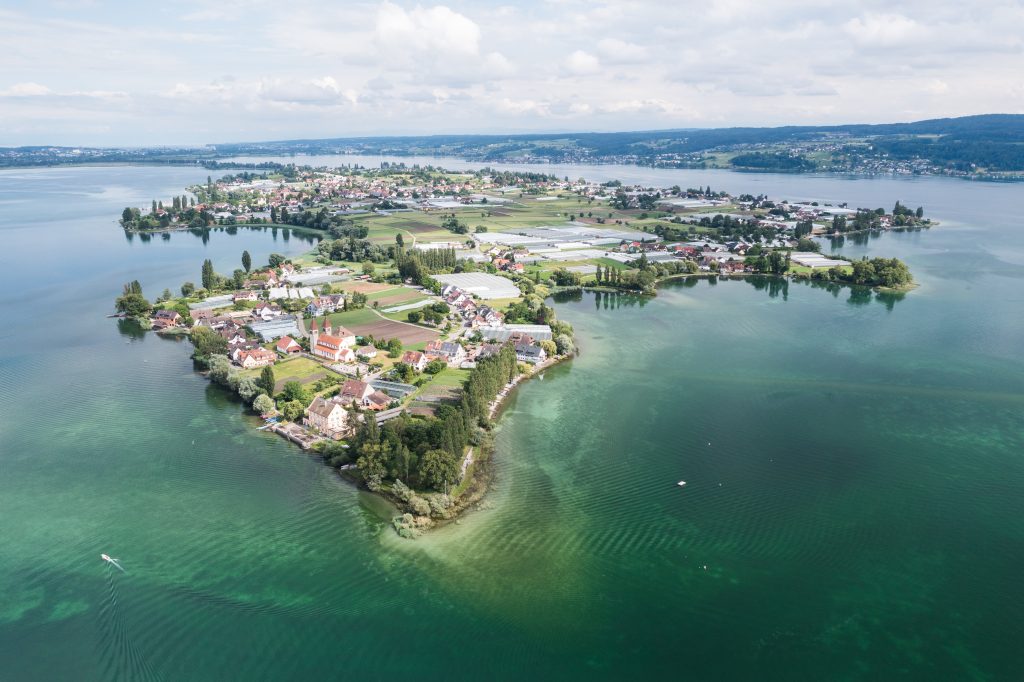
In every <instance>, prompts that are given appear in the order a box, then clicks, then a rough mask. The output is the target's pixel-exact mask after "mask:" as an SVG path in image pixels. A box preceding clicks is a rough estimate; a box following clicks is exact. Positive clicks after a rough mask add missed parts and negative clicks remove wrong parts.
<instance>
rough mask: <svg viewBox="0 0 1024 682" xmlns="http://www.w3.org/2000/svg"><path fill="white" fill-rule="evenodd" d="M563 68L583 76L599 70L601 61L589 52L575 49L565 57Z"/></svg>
mask: <svg viewBox="0 0 1024 682" xmlns="http://www.w3.org/2000/svg"><path fill="white" fill-rule="evenodd" d="M565 68H566V70H568V71H569V73H571V74H575V75H577V76H583V75H587V74H591V73H597V72H598V71H600V70H601V62H600V61H599V60H598V58H597V57H595V56H594V55H592V54H590V53H589V52H584V51H583V50H576V51H575V52H573V53H572V54H570V55H569V56H568V57H566V58H565Z"/></svg>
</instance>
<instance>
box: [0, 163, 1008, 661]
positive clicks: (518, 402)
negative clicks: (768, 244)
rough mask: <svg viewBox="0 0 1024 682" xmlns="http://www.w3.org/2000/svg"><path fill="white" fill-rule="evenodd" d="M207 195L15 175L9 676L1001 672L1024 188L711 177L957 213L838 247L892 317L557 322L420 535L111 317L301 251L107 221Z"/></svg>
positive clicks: (848, 308) (168, 346) (831, 308)
mask: <svg viewBox="0 0 1024 682" xmlns="http://www.w3.org/2000/svg"><path fill="white" fill-rule="evenodd" d="M205 174H206V173H205V171H201V170H194V171H193V170H181V169H178V170H175V169H146V168H117V169H111V168H95V169H76V170H65V169H59V170H45V171H32V172H4V173H0V209H2V210H0V237H2V238H3V240H4V243H5V249H4V251H3V252H2V253H0V265H2V268H0V272H2V275H0V278H2V279H0V283H2V284H3V287H2V289H0V300H2V306H3V311H4V313H5V315H4V322H5V324H4V326H3V330H2V331H0V336H2V342H3V346H2V348H3V350H2V351H0V389H2V390H0V414H2V415H3V416H2V418H0V547H2V550H0V679H3V680H39V679H75V680H82V679H86V680H109V679H126V680H137V679H142V680H146V679H162V680H179V679H188V680H224V679H273V680H280V679H309V678H321V679H322V678H327V679H333V678H346V679H382V678H392V679H393V678H395V677H396V676H403V675H404V676H416V677H418V678H423V679H435V678H447V679H452V678H454V679H465V678H478V679H495V678H498V679H507V678H519V679H522V678H586V679H589V678H612V679H624V678H625V679H693V680H735V679H809V680H820V679H848V680H879V679H915V680H936V679H956V680H959V679H1007V680H1012V679H1019V678H1020V676H1021V675H1020V673H1021V669H1022V660H1024V656H1022V654H1021V650H1022V645H1024V625H1022V624H1021V618H1020V614H1021V610H1022V606H1024V590H1022V589H1021V580H1020V571H1021V566H1022V563H1024V461H1022V452H1024V393H1022V389H1024V362H1022V360H1021V359H1020V352H1021V349H1022V343H1024V289H1022V283H1024V233H1022V230H1021V226H1020V223H1019V220H1018V219H1017V218H1016V217H1015V216H1016V215H1017V208H1018V206H1019V204H1020V198H1021V188H1020V187H1019V186H1014V185H975V184H968V183H957V182H950V181H945V180H938V179H931V180H916V181H909V180H908V181H895V180H878V181H856V182H853V181H846V180H842V179H836V178H800V177H779V176H742V175H735V176H729V177H725V178H723V176H722V175H721V174H708V176H707V177H708V180H707V181H705V184H706V183H707V182H708V181H712V182H714V184H715V185H716V186H721V187H723V188H728V189H732V190H734V191H746V190H747V189H748V187H747V185H746V184H744V182H745V181H746V180H747V178H749V182H750V183H751V185H752V186H751V187H750V189H751V191H755V192H756V191H764V188H765V183H768V184H769V185H770V184H771V183H778V184H779V185H780V186H785V187H790V186H792V192H791V193H790V194H789V196H790V198H798V197H797V196H796V192H797V191H800V192H803V193H804V194H805V195H806V196H808V198H818V197H820V198H827V199H833V198H839V199H841V198H843V193H844V192H846V194H847V198H850V199H851V200H852V201H853V203H855V204H856V203H858V202H860V203H862V204H864V205H885V206H889V205H891V204H892V203H893V202H894V201H895V199H896V198H900V199H902V200H903V201H905V202H906V203H908V204H910V205H917V204H918V203H923V204H925V205H926V206H927V207H928V208H929V211H930V213H932V214H933V215H936V216H938V217H940V219H943V220H944V222H945V224H944V226H943V227H942V228H938V229H934V230H932V231H930V232H922V233H905V234H888V235H884V236H881V237H878V238H876V239H871V240H867V241H866V242H865V243H861V244H856V243H853V242H848V243H846V244H844V245H843V246H842V251H843V252H844V253H846V254H848V255H858V254H860V253H872V254H884V255H898V256H900V257H902V258H905V259H906V260H907V261H908V262H909V263H910V265H911V268H912V270H913V271H914V273H915V275H916V276H917V278H918V280H919V281H920V282H921V287H920V288H919V289H918V290H916V291H914V292H912V293H910V294H909V295H907V296H906V297H905V298H903V300H879V299H877V298H876V297H875V296H873V295H864V294H861V293H856V292H854V293H853V294H851V290H849V289H841V290H837V291H835V292H832V291H827V290H822V289H817V288H813V287H810V286H807V285H801V284H790V285H788V286H781V285H780V284H778V283H768V282H756V283H751V282H740V281H733V282H720V283H718V284H714V285H712V284H709V283H707V282H701V283H698V284H696V285H694V286H687V285H683V284H675V285H671V286H668V287H666V288H665V289H664V290H663V291H662V293H661V294H660V295H659V296H658V298H657V299H654V300H651V301H647V302H641V301H637V300H635V299H630V298H624V297H603V296H602V297H597V296H592V295H587V296H584V297H582V298H581V299H580V300H576V301H566V302H562V303H560V304H559V314H560V315H561V316H562V317H563V318H565V319H568V320H570V321H571V322H573V324H575V325H576V327H577V330H578V335H579V338H580V341H581V345H582V347H583V354H582V355H581V357H579V358H578V359H577V360H575V361H574V362H573V363H571V364H567V365H563V366H560V367H557V368H554V369H551V370H549V371H548V372H547V373H546V374H545V376H544V378H543V380H536V381H532V382H529V383H527V384H526V385H524V386H523V387H522V388H521V389H520V390H519V391H518V392H517V393H516V395H515V397H514V399H513V400H512V401H511V402H510V404H509V406H508V409H507V411H506V413H505V416H504V418H503V421H502V425H501V428H500V432H499V437H498V451H497V455H496V468H497V482H496V485H495V488H494V490H493V491H492V493H491V494H490V495H489V497H488V498H487V499H488V507H489V508H488V509H487V510H485V511H480V512H475V513H472V514H470V515H468V516H466V517H465V518H464V520H463V521H462V522H461V523H460V524H459V525H453V526H449V527H447V528H445V529H443V530H441V531H439V532H437V533H434V534H432V535H430V536H429V537H426V538H422V539H420V540H418V541H416V542H408V541H402V540H400V539H398V538H397V537H396V536H395V535H394V533H393V532H391V531H390V530H388V528H387V526H386V519H387V517H388V514H389V512H388V510H387V508H386V506H385V505H383V504H382V503H380V502H379V501H378V500H376V499H375V498H373V497H370V496H367V495H365V494H363V493H360V492H358V491H356V490H355V489H353V488H352V487H351V486H349V485H347V484H345V483H342V482H340V481H339V480H338V479H337V478H336V477H335V476H334V475H333V474H332V473H331V472H330V471H329V470H328V469H326V468H324V467H322V466H320V465H319V464H318V463H317V462H315V461H313V460H312V459H310V458H309V457H307V456H306V455H304V454H302V453H300V452H299V451H298V450H296V449H295V448H293V447H291V446H289V445H288V444H286V443H285V442H283V441H281V440H280V439H278V438H276V437H274V436H268V435H262V434H259V433H257V432H254V431H253V429H252V424H251V423H250V422H247V420H246V418H245V417H244V416H243V414H242V410H241V408H240V407H239V406H238V405H237V404H235V403H232V402H230V401H229V400H227V399H226V398H225V397H224V396H223V395H222V394H221V393H220V392H218V391H217V390H215V389H212V388H210V387H208V386H207V385H206V383H205V381H204V380H202V379H201V378H200V377H198V376H196V375H194V374H193V372H192V371H191V367H190V365H189V362H188V359H187V358H188V348H187V344H182V343H175V342H173V341H164V340H161V339H159V338H157V337H155V336H152V335H147V336H139V335H137V334H135V333H133V332H132V330H130V329H127V328H124V327H123V326H121V327H119V326H118V324H117V323H116V322H115V321H114V320H107V319H105V318H104V317H103V315H104V314H105V313H106V312H108V310H109V307H110V301H111V300H112V297H113V296H114V295H115V294H116V293H117V291H118V290H119V289H120V286H121V284H122V283H123V282H124V281H126V280H128V279H131V278H133V277H136V276H138V277H139V279H141V280H142V283H143V286H144V287H145V289H146V291H147V292H148V293H150V294H155V293H157V292H158V291H159V290H161V289H162V288H163V287H165V286H174V285H177V284H178V283H180V281H181V280H182V279H185V278H187V277H191V278H194V279H198V271H199V265H200V263H201V261H202V259H203V258H206V257H211V258H213V259H214V262H215V265H216V266H217V267H218V269H220V270H226V271H230V269H232V268H234V267H235V263H237V262H238V256H239V254H240V252H241V250H242V249H243V248H247V249H249V250H250V252H252V253H253V257H254V259H255V260H258V261H259V260H263V259H265V257H266V255H267V254H268V253H270V252H271V251H278V252H282V253H295V252H299V251H301V250H303V249H305V248H308V246H309V245H308V243H305V242H301V241H300V240H299V239H298V238H297V236H296V235H291V236H290V239H288V240H287V241H285V240H284V235H282V234H279V235H276V238H275V235H272V234H270V233H263V232H247V231H240V232H239V233H238V234H235V235H228V234H225V233H216V232H215V233H213V234H212V235H210V236H209V239H208V240H206V241H204V240H203V239H201V238H200V237H198V236H193V235H189V234H175V235H173V236H172V237H171V238H170V239H169V240H167V241H164V240H162V239H156V240H152V241H150V242H148V243H142V242H141V241H140V240H138V239H136V240H135V241H132V242H129V241H127V240H126V239H125V237H124V235H123V234H122V233H121V231H120V230H118V229H117V228H116V226H114V225H113V222H112V221H113V219H114V218H115V217H116V215H117V213H118V212H119V211H120V209H121V208H122V207H123V206H124V205H125V204H126V203H134V204H145V203H148V201H149V198H150V197H151V196H153V195H156V196H161V195H165V196H169V195H170V194H172V193H173V192H176V191H180V187H181V186H182V185H183V184H185V183H187V182H189V181H194V180H197V179H203V178H205ZM582 174H584V175H589V172H583V173H582ZM692 175H693V173H688V174H686V176H685V177H683V176H682V175H681V177H683V179H682V182H681V184H684V185H685V184H688V181H689V180H693V183H691V184H696V180H694V179H693V178H692V177H690V176H692ZM659 179H660V178H659ZM758 183H760V184H758ZM786 183H788V184H786ZM669 184H672V183H669ZM773 191H775V190H773ZM800 198H802V197H800ZM709 443H710V445H709ZM680 479H685V480H687V481H688V485H687V486H686V487H685V488H683V489H680V488H679V487H678V486H676V481H678V480H680ZM100 552H107V553H109V554H111V555H113V556H115V557H118V558H120V559H121V560H122V562H123V564H124V566H125V568H126V569H127V573H126V574H121V573H119V572H116V571H115V570H113V569H111V568H110V567H108V566H107V565H105V564H103V563H102V562H101V561H100V560H99V553H100Z"/></svg>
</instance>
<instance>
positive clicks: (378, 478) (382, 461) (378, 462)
mask: <svg viewBox="0 0 1024 682" xmlns="http://www.w3.org/2000/svg"><path fill="white" fill-rule="evenodd" d="M373 421H376V420H375V419H374V420H373ZM359 452H360V455H359V459H357V460H356V466H357V467H359V473H360V474H362V476H363V480H364V481H366V487H367V488H369V489H370V490H380V485H381V482H382V481H383V480H384V476H385V475H386V474H387V471H388V470H387V464H386V462H387V457H386V454H387V445H386V444H384V443H376V442H369V443H364V444H363V446H362V447H361V448H360V449H359Z"/></svg>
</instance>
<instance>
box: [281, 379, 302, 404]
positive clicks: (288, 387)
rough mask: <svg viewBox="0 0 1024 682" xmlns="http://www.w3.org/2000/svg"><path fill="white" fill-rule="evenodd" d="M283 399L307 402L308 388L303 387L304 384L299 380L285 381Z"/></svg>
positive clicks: (282, 391)
mask: <svg viewBox="0 0 1024 682" xmlns="http://www.w3.org/2000/svg"><path fill="white" fill-rule="evenodd" d="M281 399H282V400H287V401H296V402H301V403H303V404H305V403H306V390H305V389H304V388H302V384H301V383H299V382H298V381H288V382H286V383H285V385H284V388H282V389H281Z"/></svg>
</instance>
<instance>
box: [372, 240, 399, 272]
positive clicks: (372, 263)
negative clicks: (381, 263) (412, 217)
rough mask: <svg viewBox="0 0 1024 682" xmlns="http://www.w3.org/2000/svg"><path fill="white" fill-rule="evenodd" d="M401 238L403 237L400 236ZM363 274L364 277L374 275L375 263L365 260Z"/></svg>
mask: <svg viewBox="0 0 1024 682" xmlns="http://www.w3.org/2000/svg"><path fill="white" fill-rule="evenodd" d="M399 236H401V235H399ZM363 274H364V275H372V274H373V263H372V262H370V261H368V260H364V261H363Z"/></svg>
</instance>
